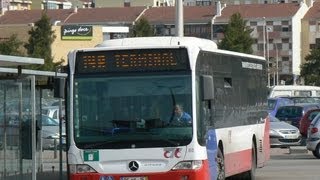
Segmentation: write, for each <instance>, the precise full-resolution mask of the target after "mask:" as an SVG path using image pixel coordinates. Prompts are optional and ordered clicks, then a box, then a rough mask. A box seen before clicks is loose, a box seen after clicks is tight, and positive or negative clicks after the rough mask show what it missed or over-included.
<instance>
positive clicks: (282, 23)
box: [281, 21, 289, 25]
mask: <svg viewBox="0 0 320 180" xmlns="http://www.w3.org/2000/svg"><path fill="white" fill-rule="evenodd" d="M281 25H289V21H281Z"/></svg>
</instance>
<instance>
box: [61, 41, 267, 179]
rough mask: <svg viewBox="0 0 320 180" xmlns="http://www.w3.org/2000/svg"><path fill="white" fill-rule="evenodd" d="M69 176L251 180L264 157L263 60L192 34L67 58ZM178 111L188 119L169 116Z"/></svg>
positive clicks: (102, 47)
mask: <svg viewBox="0 0 320 180" xmlns="http://www.w3.org/2000/svg"><path fill="white" fill-rule="evenodd" d="M68 75H69V76H68V79H67V86H66V113H67V120H66V123H67V127H68V128H67V129H68V131H67V132H68V133H67V135H68V142H67V144H68V147H67V165H68V178H69V179H71V180H84V179H85V180H163V179H170V180H195V179H197V180H207V179H225V178H226V177H230V176H235V175H237V176H239V177H243V178H245V179H254V177H255V170H256V168H260V167H263V166H264V165H265V163H266V162H267V160H268V159H269V147H270V145H269V120H268V116H267V95H268V94H267V92H268V89H267V78H266V77H267V71H266V61H265V59H264V58H262V57H259V56H254V55H247V54H242V53H236V52H231V51H226V50H219V49H218V48H217V45H216V44H215V43H214V42H213V41H210V40H205V39H200V38H194V37H139V38H138V37H136V38H124V39H115V40H106V41H104V42H103V43H101V44H99V45H97V46H96V47H92V48H84V49H76V50H73V51H71V52H70V53H69V54H68ZM177 105H179V107H180V108H181V109H183V112H184V113H188V115H189V116H188V117H191V118H190V119H191V121H188V122H185V121H181V120H179V118H178V119H175V118H173V117H174V116H176V112H175V111H176V109H175V108H174V107H176V106H177Z"/></svg>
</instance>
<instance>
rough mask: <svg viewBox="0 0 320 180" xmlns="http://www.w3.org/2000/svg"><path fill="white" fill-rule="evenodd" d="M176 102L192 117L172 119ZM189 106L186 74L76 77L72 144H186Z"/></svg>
mask: <svg viewBox="0 0 320 180" xmlns="http://www.w3.org/2000/svg"><path fill="white" fill-rule="evenodd" d="M167 74H168V73H167ZM178 104H179V105H180V107H183V111H184V112H185V113H188V114H189V117H191V121H190V122H183V121H181V122H178V123H177V122H175V120H174V117H175V116H176V113H175V108H174V107H175V106H176V105H178ZM191 109H192V107H191V75H190V74H178V75H146V76H134V75H131V76H120V77H110V76H109V77H106V76H104V77H92V76H77V77H76V78H75V83H74V138H75V143H76V145H77V147H79V148H81V149H96V148H99V149H122V148H146V147H174V146H182V145H187V144H189V143H190V142H191V139H192V112H191Z"/></svg>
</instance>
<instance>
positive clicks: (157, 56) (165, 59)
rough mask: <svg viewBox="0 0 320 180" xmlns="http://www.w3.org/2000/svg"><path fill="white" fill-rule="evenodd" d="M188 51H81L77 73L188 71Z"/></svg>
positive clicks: (77, 59)
mask: <svg viewBox="0 0 320 180" xmlns="http://www.w3.org/2000/svg"><path fill="white" fill-rule="evenodd" d="M187 69H190V67H189V60H188V55H187V50H186V49H135V50H112V51H100V50H97V51H86V52H85V51H80V52H78V53H77V56H76V73H80V74H86V73H103V72H137V71H168V70H187Z"/></svg>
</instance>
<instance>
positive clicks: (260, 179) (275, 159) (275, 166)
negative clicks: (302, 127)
mask: <svg viewBox="0 0 320 180" xmlns="http://www.w3.org/2000/svg"><path fill="white" fill-rule="evenodd" d="M319 167H320V160H319V159H316V158H315V157H314V156H313V155H312V153H311V152H308V151H307V150H306V149H305V147H293V148H291V150H289V149H278V148H275V149H271V159H270V160H269V161H268V162H267V165H266V166H265V167H263V168H261V169H258V170H257V173H256V177H257V180H319V179H320V171H319Z"/></svg>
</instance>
